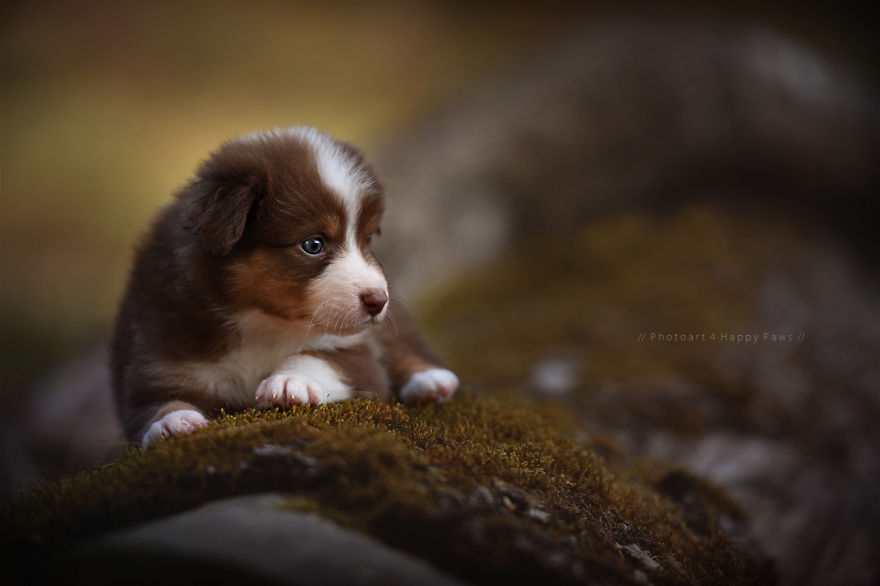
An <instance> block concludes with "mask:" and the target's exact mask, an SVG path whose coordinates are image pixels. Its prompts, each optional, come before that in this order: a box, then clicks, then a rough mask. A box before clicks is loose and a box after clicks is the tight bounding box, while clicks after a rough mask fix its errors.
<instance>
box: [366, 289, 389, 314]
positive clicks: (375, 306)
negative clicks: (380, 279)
mask: <svg viewBox="0 0 880 586" xmlns="http://www.w3.org/2000/svg"><path fill="white" fill-rule="evenodd" d="M361 303H363V304H364V309H366V310H367V313H369V314H370V315H373V316H375V315H378V314H379V313H380V312H381V311H382V308H384V307H385V304H386V303H388V296H387V295H386V294H385V292H384V291H380V290H379V289H372V290H370V291H364V292H363V293H361Z"/></svg>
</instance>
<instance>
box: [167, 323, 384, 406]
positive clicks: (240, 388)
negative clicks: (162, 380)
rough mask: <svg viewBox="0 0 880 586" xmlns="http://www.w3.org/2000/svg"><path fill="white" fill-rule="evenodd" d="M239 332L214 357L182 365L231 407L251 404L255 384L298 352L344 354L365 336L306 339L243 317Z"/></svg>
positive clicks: (206, 388)
mask: <svg viewBox="0 0 880 586" xmlns="http://www.w3.org/2000/svg"><path fill="white" fill-rule="evenodd" d="M239 334H240V336H239V338H238V339H237V340H236V343H234V344H233V345H232V346H231V347H230V348H229V350H227V352H226V353H225V354H223V355H221V356H218V357H217V358H216V359H215V360H213V361H211V362H207V363H190V364H188V365H185V366H184V369H185V370H186V376H187V378H189V379H190V380H191V381H192V382H193V383H196V384H198V386H200V387H202V388H203V389H205V390H207V391H208V392H209V393H210V394H212V395H213V396H214V397H215V398H217V399H219V400H220V401H221V402H224V403H227V404H229V405H231V406H247V405H250V404H252V403H253V401H254V396H255V391H256V389H257V387H258V386H259V384H260V383H261V382H262V381H263V380H264V379H265V378H267V377H268V376H270V375H272V374H273V373H275V372H277V371H278V370H279V369H283V368H284V367H285V364H286V363H289V362H290V361H291V360H292V359H293V358H294V357H296V356H298V355H300V354H301V353H303V352H308V351H314V352H321V353H324V354H325V355H328V354H329V355H332V354H334V353H337V352H340V353H343V354H344V353H347V352H348V351H349V350H350V349H353V348H355V347H358V346H361V345H363V343H364V342H365V339H366V336H367V333H366V332H362V333H360V334H355V335H352V336H331V335H322V336H318V337H310V338H306V337H303V336H300V335H297V334H296V332H290V331H286V330H281V329H278V328H273V327H265V326H264V325H263V324H254V323H253V320H244V321H243V323H241V324H240V327H239ZM334 362H335V361H334ZM334 366H336V365H334Z"/></svg>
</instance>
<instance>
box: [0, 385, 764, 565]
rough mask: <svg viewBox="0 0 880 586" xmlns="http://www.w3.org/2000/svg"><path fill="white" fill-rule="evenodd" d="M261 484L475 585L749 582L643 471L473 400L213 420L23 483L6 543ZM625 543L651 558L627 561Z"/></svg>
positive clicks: (551, 426) (730, 548) (65, 539)
mask: <svg viewBox="0 0 880 586" xmlns="http://www.w3.org/2000/svg"><path fill="white" fill-rule="evenodd" d="M266 490H272V491H283V492H287V493H289V494H290V495H291V498H290V500H289V501H288V506H289V507H290V508H292V509H296V510H310V511H318V512H319V513H320V514H321V515H323V516H325V517H328V518H331V519H334V520H336V521H337V522H340V523H342V524H344V525H347V526H350V527H353V528H355V529H358V530H361V531H364V532H367V533H369V534H371V535H374V536H376V537H378V538H379V539H382V540H384V541H386V542H388V543H390V544H392V545H394V546H396V547H399V548H401V549H404V550H407V551H410V552H412V553H414V554H416V555H420V556H422V557H424V558H427V559H430V560H431V561H432V562H434V563H435V564H436V565H438V566H440V567H442V568H445V569H446V570H447V571H449V572H452V573H455V574H457V575H459V576H461V577H463V578H465V579H468V580H473V581H476V582H489V581H492V580H495V579H498V578H503V577H505V576H507V577H508V578H510V579H513V580H515V581H517V582H519V583H523V582H527V581H530V580H540V581H544V582H547V581H551V582H554V583H567V582H582V581H585V580H588V577H597V576H602V577H603V580H607V581H608V582H609V583H630V581H631V579H633V576H634V574H633V572H634V569H636V568H640V569H641V571H643V572H645V573H646V574H648V575H651V576H653V577H655V578H656V579H657V580H660V581H670V582H673V583H688V582H693V581H701V582H706V581H708V582H712V581H718V582H721V581H723V582H724V583H736V582H737V581H742V580H745V578H746V577H747V576H746V575H745V573H744V571H743V569H742V568H741V564H740V561H739V559H738V557H737V556H738V550H737V549H736V547H735V546H734V545H733V544H732V543H731V542H730V541H729V540H727V539H726V538H725V537H724V535H723V534H721V533H720V532H718V531H717V530H715V529H714V528H711V527H710V528H707V529H706V531H705V532H704V533H702V534H698V533H697V532H695V531H693V530H692V529H691V528H689V527H688V525H687V523H686V522H685V519H684V514H683V511H682V509H681V506H680V504H679V503H676V502H675V500H674V499H670V498H667V497H664V496H663V495H662V494H661V493H659V492H657V491H656V490H655V489H654V487H653V486H652V480H651V479H649V478H647V477H645V479H643V478H640V477H639V475H638V473H637V471H636V470H635V469H632V470H627V469H619V468H615V467H614V466H612V465H610V464H609V463H608V462H606V461H605V460H603V459H601V458H599V457H598V456H596V455H595V454H594V453H592V452H590V451H588V450H586V449H584V448H583V447H580V446H579V445H577V444H576V443H574V442H572V441H571V440H570V439H568V438H567V437H565V436H564V435H563V434H562V433H560V431H558V428H557V426H556V425H555V423H554V422H553V421H551V420H549V419H547V418H545V417H542V416H538V415H536V414H535V413H533V412H531V411H529V410H525V409H523V408H520V407H514V406H510V405H507V404H504V403H503V402H500V401H497V400H492V399H489V398H486V397H481V396H477V395H473V394H468V393H465V394H463V395H462V396H460V397H458V398H456V400H454V401H452V402H450V403H448V404H445V405H441V406H437V405H417V406H404V405H401V404H388V403H381V402H377V401H355V402H349V403H338V404H330V405H322V406H319V407H308V406H305V407H297V408H294V409H291V410H287V411H281V410H277V409H276V410H270V411H262V412H257V411H247V412H244V413H240V414H234V415H227V414H221V416H220V417H219V419H218V420H217V422H216V423H213V424H212V425H211V426H210V427H208V428H206V429H205V430H203V431H201V432H200V433H197V434H195V435H193V436H189V437H181V438H175V439H173V440H171V441H167V442H162V443H160V444H158V445H155V446H153V447H151V448H150V449H148V450H140V449H131V450H129V452H128V453H127V454H125V456H123V457H122V458H120V459H119V460H118V461H117V462H116V463H114V464H112V465H110V466H106V467H103V468H99V469H97V470H95V471H93V472H91V473H87V474H80V475H78V476H76V477H72V478H67V479H64V480H61V481H59V482H56V483H53V484H50V485H47V486H44V487H41V488H38V489H36V490H34V491H32V492H31V493H29V494H27V495H25V496H24V497H23V498H21V499H20V500H18V501H17V502H15V503H14V504H13V505H12V506H11V507H10V508H8V509H7V510H6V511H5V513H4V525H6V526H7V528H8V529H10V530H11V531H8V532H7V533H6V535H7V539H8V538H9V537H12V540H13V541H29V542H33V543H42V544H44V545H46V544H52V545H53V546H54V545H57V544H66V543H72V542H75V541H76V540H77V539H79V538H82V537H84V536H88V535H93V534H97V533H101V532H104V531H107V530H109V529H113V528H117V527H123V526H126V525H129V524H131V523H134V522H136V521H142V520H147V519H153V518H156V517H157V516H160V515H164V514H168V513H172V512H174V511H179V510H183V509H185V508H188V507H192V506H194V505H197V504H200V503H202V502H205V501H206V500H208V499H211V498H216V497H221V496H225V495H232V494H239V493H244V492H254V491H266ZM633 544H634V546H637V548H638V551H643V552H646V553H647V555H649V556H650V557H651V559H653V560H654V561H656V562H657V564H659V566H657V567H652V566H653V564H648V565H646V564H645V563H644V561H639V560H638V559H636V558H633V557H632V555H631V553H630V550H629V549H626V546H632V545H633ZM609 577H611V578H609Z"/></svg>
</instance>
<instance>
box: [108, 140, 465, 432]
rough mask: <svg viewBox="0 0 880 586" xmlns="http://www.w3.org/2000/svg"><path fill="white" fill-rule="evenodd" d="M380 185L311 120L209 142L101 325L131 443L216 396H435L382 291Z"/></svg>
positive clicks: (186, 422)
mask: <svg viewBox="0 0 880 586" xmlns="http://www.w3.org/2000/svg"><path fill="white" fill-rule="evenodd" d="M383 208H384V196H383V191H382V188H381V186H380V184H379V182H378V181H377V179H376V177H375V175H374V173H373V170H372V169H371V168H370V166H369V165H368V164H367V163H366V162H365V161H364V159H363V157H362V156H361V154H360V153H359V152H358V151H357V150H356V149H355V148H354V147H352V146H350V145H348V144H345V143H342V142H337V141H335V140H333V139H332V138H331V137H329V136H328V135H326V134H323V133H321V132H319V131H317V130H315V129H313V128H304V127H295V128H287V129H276V130H274V131H270V132H262V133H256V134H250V135H247V136H243V137H239V138H236V139H234V140H231V141H229V142H227V143H225V144H224V145H222V146H221V147H220V149H219V150H217V151H216V152H215V153H213V155H211V156H210V158H208V160H206V161H205V162H203V163H202V165H201V166H200V167H199V169H198V171H197V173H196V177H195V179H194V180H193V181H192V182H191V183H189V185H187V186H186V187H185V188H184V189H182V190H181V191H180V192H179V193H178V194H177V196H176V198H175V199H174V200H173V202H172V203H171V204H169V205H168V206H167V207H166V208H165V209H164V210H163V211H162V212H161V213H160V215H159V217H158V218H157V219H156V221H155V223H154V224H153V226H152V229H151V230H150V232H149V233H148V234H147V236H146V238H145V239H144V241H143V242H142V244H141V246H140V248H139V249H138V250H137V252H136V255H135V260H134V265H133V268H132V271H131V275H130V278H129V282H128V287H127V290H126V293H125V296H124V298H123V301H122V303H121V306H120V309H119V314H118V316H117V319H116V324H115V328H114V333H113V340H112V345H111V356H110V367H111V374H112V381H113V386H114V392H115V395H116V403H117V410H118V413H119V417H120V420H121V422H122V425H123V429H124V430H125V433H126V436H127V438H128V439H129V440H131V441H140V442H141V443H142V445H144V446H146V445H148V444H150V443H151V442H153V441H156V440H158V439H162V438H167V437H169V436H172V435H178V434H185V433H190V432H193V431H195V430H196V429H198V428H200V427H203V426H204V425H206V424H207V423H208V420H207V419H206V416H207V415H209V414H210V413H211V411H212V410H216V409H218V408H220V407H225V408H227V409H233V410H235V409H243V408H247V407H272V406H280V407H287V406H289V405H298V404H302V403H311V404H320V403H328V402H332V401H343V400H346V399H351V398H355V397H379V398H382V399H386V398H388V397H390V395H391V394H392V393H394V394H396V395H397V396H398V397H399V398H400V400H402V401H405V402H408V401H419V400H426V401H443V400H446V399H448V398H449V397H451V396H452V394H453V393H454V392H455V390H456V389H457V387H458V379H457V378H456V376H455V374H453V373H452V372H451V371H449V370H446V369H444V368H442V367H441V366H440V363H439V361H438V360H437V358H436V356H435V355H434V353H433V352H432V351H431V350H430V349H429V348H428V347H427V346H426V344H425V343H424V341H423V340H422V339H421V337H420V336H419V334H418V331H417V330H416V329H415V327H414V325H413V323H412V320H411V318H410V317H409V315H408V314H407V313H406V312H405V310H403V309H402V308H400V307H397V306H395V307H394V308H392V307H390V305H391V304H390V302H389V289H388V282H387V280H386V278H385V275H384V273H383V271H382V267H381V266H380V264H379V262H378V261H377V260H376V258H375V257H374V256H373V253H372V252H371V249H370V241H371V238H372V237H373V236H374V235H376V234H378V232H379V223H380V221H381V219H382V212H383Z"/></svg>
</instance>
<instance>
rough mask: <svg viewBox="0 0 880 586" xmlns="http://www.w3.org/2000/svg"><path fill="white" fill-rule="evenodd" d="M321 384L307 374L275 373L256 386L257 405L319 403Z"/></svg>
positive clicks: (287, 405)
mask: <svg viewBox="0 0 880 586" xmlns="http://www.w3.org/2000/svg"><path fill="white" fill-rule="evenodd" d="M321 397H322V393H321V385H319V384H318V383H316V382H315V381H313V380H312V379H310V378H309V377H307V376H301V375H297V374H276V375H272V376H270V377H269V378H267V379H265V380H264V381H263V382H261V383H260V386H259V387H257V396H256V399H257V405H259V406H260V407H273V406H278V407H290V406H291V405H301V404H303V403H311V404H312V405H317V404H318V403H321V402H322V401H321Z"/></svg>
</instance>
